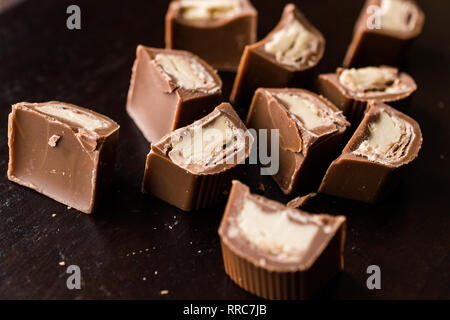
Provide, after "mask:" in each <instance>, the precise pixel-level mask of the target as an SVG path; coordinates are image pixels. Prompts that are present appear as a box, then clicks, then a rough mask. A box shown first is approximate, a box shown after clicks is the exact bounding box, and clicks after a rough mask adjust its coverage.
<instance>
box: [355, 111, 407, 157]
mask: <svg viewBox="0 0 450 320" xmlns="http://www.w3.org/2000/svg"><path fill="white" fill-rule="evenodd" d="M368 131H369V134H368V137H367V138H366V139H365V140H364V141H363V142H361V144H360V145H359V147H358V148H357V149H356V150H355V151H353V153H355V154H357V155H362V156H365V157H367V158H368V159H369V160H371V161H378V162H392V161H396V160H397V161H398V160H400V159H401V158H403V157H404V156H406V154H407V149H408V147H409V145H410V142H411V140H412V138H413V135H414V131H413V128H412V126H411V125H410V124H409V123H407V122H405V121H403V120H401V119H399V118H397V117H395V116H390V115H389V114H387V113H386V112H385V111H381V112H380V113H379V117H378V120H377V121H376V122H372V123H369V126H368Z"/></svg>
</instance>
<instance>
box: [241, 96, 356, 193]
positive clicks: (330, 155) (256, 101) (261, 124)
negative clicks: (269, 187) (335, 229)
mask: <svg viewBox="0 0 450 320" xmlns="http://www.w3.org/2000/svg"><path fill="white" fill-rule="evenodd" d="M349 125H350V124H349V123H348V122H347V121H346V120H345V117H344V116H343V115H342V111H340V110H339V109H338V108H336V107H335V106H334V105H333V104H332V103H331V102H329V101H328V100H327V99H325V98H324V97H322V96H318V95H316V94H314V93H312V92H310V91H307V90H302V89H286V88H285V89H264V88H260V89H258V90H256V93H255V97H254V98H253V102H252V105H251V107H250V111H249V114H248V118H247V126H248V127H249V128H255V129H268V136H269V137H268V139H267V140H268V141H267V144H268V145H269V148H268V150H272V149H271V137H270V131H271V130H272V129H278V130H279V137H280V140H279V170H278V173H276V174H275V175H274V176H273V178H274V179H275V181H276V182H277V184H278V185H279V186H280V188H281V190H282V191H283V192H284V193H285V194H291V193H297V192H300V191H302V190H306V189H316V188H317V187H318V186H319V184H320V181H321V180H322V177H323V174H324V173H325V171H326V169H327V167H328V166H329V164H330V163H331V161H332V160H333V159H335V157H336V156H337V155H338V154H339V151H340V150H341V141H342V138H343V136H344V132H345V129H346V127H347V126H349ZM272 157H273V155H272Z"/></svg>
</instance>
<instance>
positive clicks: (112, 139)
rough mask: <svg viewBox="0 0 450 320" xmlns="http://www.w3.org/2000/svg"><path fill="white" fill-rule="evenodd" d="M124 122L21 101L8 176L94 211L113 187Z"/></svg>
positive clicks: (14, 115) (13, 116)
mask: <svg viewBox="0 0 450 320" xmlns="http://www.w3.org/2000/svg"><path fill="white" fill-rule="evenodd" d="M118 134H119V125H118V124H117V123H115V122H114V121H112V120H111V119H109V118H107V117H105V116H103V115H101V114H98V113H96V112H94V111H91V110H88V109H85V108H81V107H78V106H75V105H71V104H67V103H63V102H57V101H51V102H44V103H28V102H21V103H17V104H15V105H13V106H12V111H11V113H10V114H9V130H8V137H9V140H8V145H9V165H8V178H9V179H10V180H11V181H14V182H17V183H19V184H21V185H23V186H26V187H29V188H31V189H34V190H36V191H37V192H40V193H42V194H44V195H46V196H48V197H50V198H52V199H55V200H56V201H59V202H61V203H63V204H65V205H67V206H70V207H73V208H75V209H78V210H80V211H83V212H85V213H92V211H93V210H94V207H95V205H96V204H97V202H98V200H99V199H100V198H101V197H102V196H103V193H104V192H105V191H106V190H107V189H108V188H109V187H110V184H111V181H112V172H113V170H114V162H115V151H116V144H117V140H118Z"/></svg>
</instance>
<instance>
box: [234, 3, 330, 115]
mask: <svg viewBox="0 0 450 320" xmlns="http://www.w3.org/2000/svg"><path fill="white" fill-rule="evenodd" d="M324 50H325V39H324V37H323V36H322V34H321V33H320V32H319V31H318V30H317V29H316V28H315V27H314V26H313V25H312V24H311V23H310V22H309V21H308V20H307V19H306V18H305V17H304V16H303V14H301V13H300V11H299V10H298V9H297V8H296V7H295V5H293V4H288V5H286V7H285V8H284V11H283V16H282V17H281V20H280V22H279V23H278V25H277V26H276V27H275V29H274V30H273V31H272V32H270V33H269V34H268V35H267V37H266V38H264V39H263V40H261V41H259V42H257V43H255V44H252V45H249V46H247V47H245V51H244V54H243V55H242V58H241V62H240V64H239V69H238V73H237V76H236V79H235V82H234V85H233V91H232V93H231V98H230V101H231V102H232V103H233V104H236V105H238V106H240V107H247V106H248V105H249V104H250V102H251V99H252V97H253V94H254V92H255V90H256V89H258V88H260V87H264V88H282V87H289V86H291V87H299V86H300V85H301V83H302V82H304V80H306V79H308V78H309V77H310V72H309V71H311V69H312V68H313V67H314V66H316V65H317V63H319V61H320V59H322V56H323V53H324Z"/></svg>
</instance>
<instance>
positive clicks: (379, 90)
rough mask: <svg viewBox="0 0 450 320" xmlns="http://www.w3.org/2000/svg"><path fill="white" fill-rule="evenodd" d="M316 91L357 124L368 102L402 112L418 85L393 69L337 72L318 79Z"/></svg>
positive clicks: (385, 67)
mask: <svg viewBox="0 0 450 320" xmlns="http://www.w3.org/2000/svg"><path fill="white" fill-rule="evenodd" d="M317 90H318V92H319V93H321V94H323V95H324V96H325V97H327V98H328V99H329V100H330V101H331V102H333V103H334V104H335V105H336V106H337V107H338V108H339V109H341V110H342V111H343V112H344V115H345V116H346V117H347V119H349V120H350V122H352V123H354V124H357V123H359V122H360V121H361V119H362V117H363V116H364V113H365V112H366V108H367V103H368V102H369V101H371V100H374V101H378V102H385V103H389V104H390V105H391V106H393V107H395V108H398V109H402V108H405V107H406V105H407V104H408V103H409V101H410V98H411V97H412V94H413V93H414V92H415V91H416V90H417V85H416V82H415V81H414V79H413V78H411V76H409V75H408V74H406V73H404V72H399V71H398V69H397V68H393V67H388V66H380V67H365V68H359V69H345V68H338V69H337V71H336V73H329V74H321V75H320V76H319V79H318V81H317Z"/></svg>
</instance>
